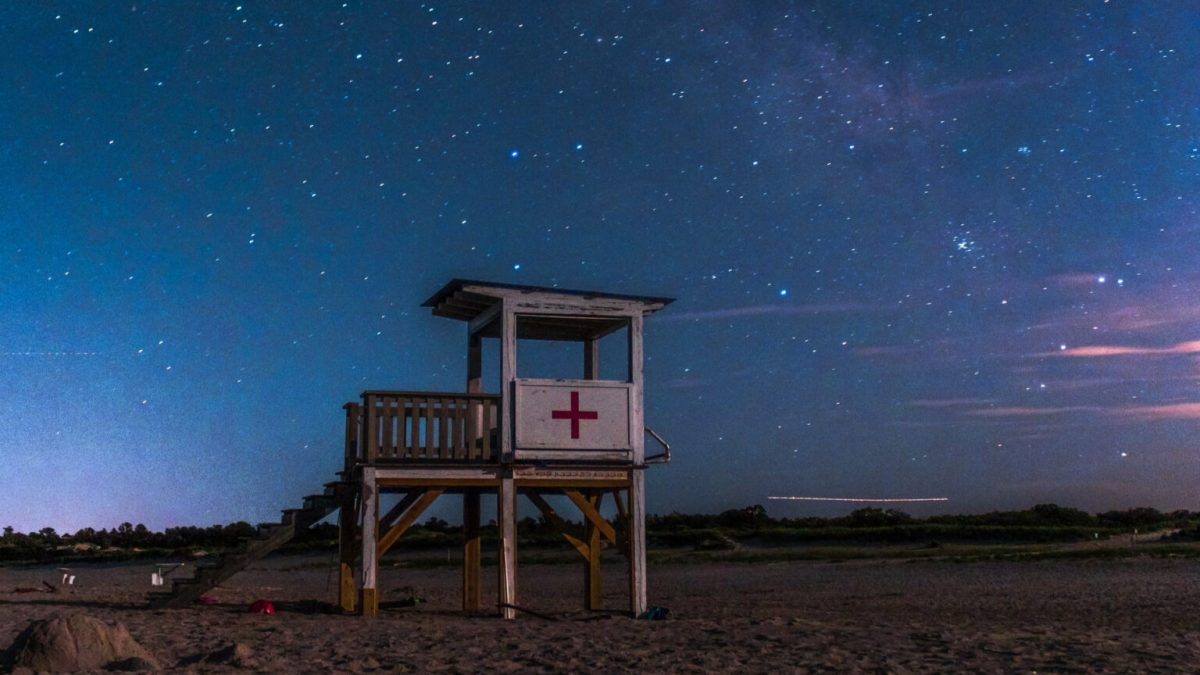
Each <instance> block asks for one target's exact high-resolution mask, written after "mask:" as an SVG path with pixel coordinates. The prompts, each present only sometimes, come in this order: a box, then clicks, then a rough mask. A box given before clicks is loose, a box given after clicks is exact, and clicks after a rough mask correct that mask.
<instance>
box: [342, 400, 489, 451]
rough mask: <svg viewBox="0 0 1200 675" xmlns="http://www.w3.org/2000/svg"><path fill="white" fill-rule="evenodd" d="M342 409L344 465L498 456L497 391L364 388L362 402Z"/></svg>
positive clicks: (349, 404) (347, 405)
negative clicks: (461, 392)
mask: <svg viewBox="0 0 1200 675" xmlns="http://www.w3.org/2000/svg"><path fill="white" fill-rule="evenodd" d="M345 408H346V468H347V469H349V468H350V467H352V466H353V465H354V464H355V463H366V464H374V463H376V462H381V461H382V462H392V461H397V462H402V461H408V460H426V461H434V462H479V463H487V462H495V461H497V460H498V458H499V455H500V452H499V433H498V426H499V417H500V416H499V412H500V410H499V408H500V395H499V394H458V393H445V392H423V391H366V392H363V402H362V405H361V406H360V405H358V404H356V403H347V404H346V406H345ZM364 413H365V414H364Z"/></svg>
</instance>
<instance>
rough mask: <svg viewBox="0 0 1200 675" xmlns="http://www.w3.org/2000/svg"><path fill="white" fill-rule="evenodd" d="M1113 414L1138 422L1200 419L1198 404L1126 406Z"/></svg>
mask: <svg viewBox="0 0 1200 675" xmlns="http://www.w3.org/2000/svg"><path fill="white" fill-rule="evenodd" d="M1114 412H1116V413H1117V414H1118V415H1121V416H1122V417H1133V418H1137V419H1140V420H1151V421H1153V420H1197V419H1200V403H1171V404H1169V405H1139V406H1128V407H1125V408H1118V409H1116V410H1115V411H1114Z"/></svg>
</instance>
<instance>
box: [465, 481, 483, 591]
mask: <svg viewBox="0 0 1200 675" xmlns="http://www.w3.org/2000/svg"><path fill="white" fill-rule="evenodd" d="M479 544H480V539H479V491H478V490H467V491H466V492H464V493H463V611H464V612H478V611H479V606H480V597H481V596H480V583H479V581H480V578H479V575H480V563H481V558H482V556H481V550H480V545H479Z"/></svg>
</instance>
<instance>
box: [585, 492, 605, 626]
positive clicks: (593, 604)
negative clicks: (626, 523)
mask: <svg viewBox="0 0 1200 675" xmlns="http://www.w3.org/2000/svg"><path fill="white" fill-rule="evenodd" d="M603 496H604V493H603V492H592V491H589V492H588V495H587V500H588V503H590V504H591V505H592V508H594V509H596V511H597V512H599V510H600V500H601V499H602V498H603ZM583 522H584V531H585V540H586V541H587V550H588V554H587V559H586V560H585V561H584V565H583V606H584V608H585V609H588V610H597V609H600V608H601V602H600V528H598V527H596V524H595V523H593V522H592V521H591V519H590V518H587V517H584V519H583Z"/></svg>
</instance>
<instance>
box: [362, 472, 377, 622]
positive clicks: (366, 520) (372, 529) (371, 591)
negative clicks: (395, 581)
mask: <svg viewBox="0 0 1200 675" xmlns="http://www.w3.org/2000/svg"><path fill="white" fill-rule="evenodd" d="M361 489H362V502H361V503H362V603H361V605H362V615H363V616H366V617H372V616H376V615H378V614H379V591H378V588H379V581H378V574H379V558H378V557H377V556H376V554H375V550H376V546H377V544H376V541H375V537H376V536H377V534H378V530H379V485H378V484H377V483H376V481H375V467H372V466H368V467H365V468H364V469H363V475H362V485H361Z"/></svg>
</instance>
